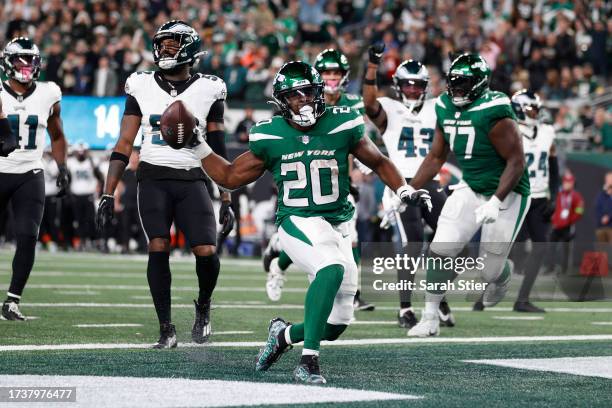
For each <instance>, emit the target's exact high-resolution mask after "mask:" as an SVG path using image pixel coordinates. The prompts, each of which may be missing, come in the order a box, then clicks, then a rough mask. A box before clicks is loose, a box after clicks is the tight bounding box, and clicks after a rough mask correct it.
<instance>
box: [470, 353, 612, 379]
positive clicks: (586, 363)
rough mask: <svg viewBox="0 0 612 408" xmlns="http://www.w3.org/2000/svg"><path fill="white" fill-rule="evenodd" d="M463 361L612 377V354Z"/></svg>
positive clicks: (587, 375)
mask: <svg viewBox="0 0 612 408" xmlns="http://www.w3.org/2000/svg"><path fill="white" fill-rule="evenodd" d="M463 361H464V362H465V363H474V364H487V365H494V366H500V367H510V368H520V369H523V370H535V371H545V372H554V373H564V374H573V375H580V376H586V377H602V378H610V379H612V356H602V357H561V358H525V359H497V360H463Z"/></svg>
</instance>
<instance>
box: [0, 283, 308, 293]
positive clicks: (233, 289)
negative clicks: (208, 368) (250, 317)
mask: <svg viewBox="0 0 612 408" xmlns="http://www.w3.org/2000/svg"><path fill="white" fill-rule="evenodd" d="M2 289H4V290H6V289H8V286H7V285H0V290H2ZM28 289H97V290H134V291H136V290H146V291H149V290H150V289H149V286H147V285H81V284H71V283H69V284H63V283H59V284H55V283H34V284H30V285H28ZM194 290H195V288H194V287H191V286H175V287H173V288H172V291H173V292H175V291H176V292H193V291H194ZM265 291H266V288H264V287H263V285H262V286H261V287H243V286H220V287H217V288H215V292H243V293H244V292H246V293H260V292H265ZM283 292H288V293H306V288H284V289H283Z"/></svg>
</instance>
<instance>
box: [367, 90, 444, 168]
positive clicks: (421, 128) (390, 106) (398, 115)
mask: <svg viewBox="0 0 612 408" xmlns="http://www.w3.org/2000/svg"><path fill="white" fill-rule="evenodd" d="M378 102H380V104H381V105H382V107H383V109H384V110H385V113H386V114H387V128H386V129H385V132H384V133H383V134H382V139H383V142H384V143H385V147H386V148H387V152H388V154H389V159H391V161H392V162H393V164H395V165H396V166H397V168H398V169H399V170H400V172H401V173H402V176H404V177H405V178H412V177H414V175H415V174H416V172H417V170H418V169H419V166H420V165H421V163H422V162H423V159H424V158H425V156H427V153H429V148H430V147H431V142H432V141H433V136H434V129H435V127H436V112H435V108H434V103H435V102H434V100H433V99H429V100H426V101H425V102H423V106H422V107H421V110H420V111H419V112H418V113H416V114H414V113H412V112H410V110H409V109H408V108H407V107H406V106H405V105H404V104H403V103H401V102H400V101H398V100H395V99H391V98H388V97H381V98H378ZM437 179H438V176H437V175H436V180H437Z"/></svg>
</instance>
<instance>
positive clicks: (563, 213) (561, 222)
mask: <svg viewBox="0 0 612 408" xmlns="http://www.w3.org/2000/svg"><path fill="white" fill-rule="evenodd" d="M575 182H576V180H575V178H574V175H573V174H572V173H571V172H570V171H569V170H567V171H566V172H565V174H564V175H563V184H562V188H561V191H560V192H559V194H557V201H556V204H555V212H554V214H553V216H552V220H551V221H552V227H553V229H552V234H551V236H550V242H552V243H553V244H552V245H553V248H556V245H555V244H554V243H556V242H563V243H569V242H571V241H572V240H573V239H574V235H575V232H576V231H575V224H576V223H577V222H578V221H580V219H581V218H582V215H583V214H584V199H583V198H582V195H581V194H580V193H579V192H578V191H576V190H575V189H574V185H575ZM569 252H570V251H569V250H568V244H566V245H565V246H564V247H563V248H562V249H561V251H558V252H557V251H554V250H553V252H552V254H553V263H556V260H557V255H556V254H559V253H560V254H562V256H561V258H562V259H561V271H562V272H563V273H565V272H566V271H567V266H568V261H569ZM551 266H552V265H551ZM551 269H552V268H551Z"/></svg>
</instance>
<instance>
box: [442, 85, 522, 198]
mask: <svg viewBox="0 0 612 408" xmlns="http://www.w3.org/2000/svg"><path fill="white" fill-rule="evenodd" d="M436 117H437V126H438V127H439V128H440V129H441V130H442V131H443V132H444V140H445V141H446V143H448V145H449V146H450V149H451V150H452V151H453V153H454V154H455V157H456V158H457V161H458V162H459V167H461V171H462V173H463V180H464V181H465V182H466V183H467V184H468V186H470V188H471V189H472V190H473V191H474V192H476V193H478V194H482V195H485V196H492V195H493V194H495V191H496V190H497V186H498V185H499V179H500V177H501V175H502V173H503V172H504V169H505V168H506V160H504V159H503V158H502V157H501V156H500V155H499V154H498V153H497V151H496V150H495V148H494V147H493V144H492V143H491V141H490V140H489V132H490V131H491V129H493V126H495V124H496V123H497V122H498V121H499V120H501V119H504V118H510V119H512V120H516V117H515V115H514V111H513V110H512V107H511V105H510V99H509V98H508V97H507V96H506V95H505V94H503V93H501V92H495V91H486V92H485V93H483V94H482V96H480V97H479V98H478V99H477V100H475V101H474V102H473V103H471V104H470V105H468V106H465V107H461V108H459V107H456V106H455V105H454V104H453V103H452V101H451V99H450V97H449V96H448V93H446V92H445V93H443V94H442V95H440V97H439V98H438V100H437V101H436ZM513 191H515V192H516V193H518V194H521V195H523V196H528V195H529V194H530V191H529V176H528V174H527V169H525V171H524V172H523V175H522V176H521V178H520V180H519V182H518V183H517V184H516V186H515V187H514V189H513Z"/></svg>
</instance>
